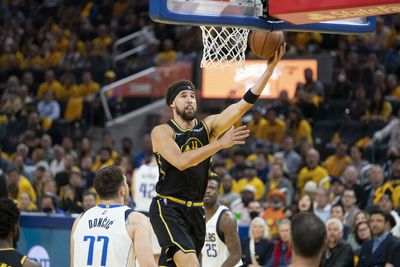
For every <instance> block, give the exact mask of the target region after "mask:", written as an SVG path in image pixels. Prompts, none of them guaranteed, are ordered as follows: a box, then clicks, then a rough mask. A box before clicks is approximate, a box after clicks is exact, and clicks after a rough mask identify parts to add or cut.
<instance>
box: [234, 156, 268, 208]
mask: <svg viewBox="0 0 400 267" xmlns="http://www.w3.org/2000/svg"><path fill="white" fill-rule="evenodd" d="M244 176H245V177H244V178H242V179H239V181H238V182H237V184H236V188H235V189H234V190H235V192H236V193H240V192H241V191H242V190H243V189H244V188H245V187H246V186H247V185H252V186H254V187H255V189H256V196H255V197H256V200H260V199H261V198H262V197H263V196H264V192H265V185H264V182H263V181H262V180H261V179H260V178H259V177H258V176H257V169H256V168H255V166H254V164H253V163H251V162H246V166H245V169H244Z"/></svg>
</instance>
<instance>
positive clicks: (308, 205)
mask: <svg viewBox="0 0 400 267" xmlns="http://www.w3.org/2000/svg"><path fill="white" fill-rule="evenodd" d="M297 211H298V212H313V211H314V203H313V199H312V198H311V197H310V195H308V194H303V195H302V196H301V197H300V199H299V201H298V202H297Z"/></svg>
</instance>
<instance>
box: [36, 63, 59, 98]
mask: <svg viewBox="0 0 400 267" xmlns="http://www.w3.org/2000/svg"><path fill="white" fill-rule="evenodd" d="M47 91H52V92H53V96H55V98H56V99H61V98H62V97H63V95H64V88H63V86H62V85H61V83H60V82H59V81H57V80H56V79H55V77H54V71H53V70H47V71H46V74H45V81H44V82H43V83H41V84H40V85H39V90H38V92H37V98H39V99H41V98H43V97H44V96H45V94H46V92H47Z"/></svg>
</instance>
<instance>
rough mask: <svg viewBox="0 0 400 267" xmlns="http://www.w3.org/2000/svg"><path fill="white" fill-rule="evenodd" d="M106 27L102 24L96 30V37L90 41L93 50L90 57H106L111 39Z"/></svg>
mask: <svg viewBox="0 0 400 267" xmlns="http://www.w3.org/2000/svg"><path fill="white" fill-rule="evenodd" d="M107 31H108V30H107V26H106V25H104V24H102V25H100V26H99V27H98V28H97V32H98V37H96V38H94V40H93V41H92V44H93V50H92V55H94V56H100V57H104V56H106V55H108V48H109V47H110V45H111V44H112V41H113V40H112V39H111V37H109V35H108V33H107Z"/></svg>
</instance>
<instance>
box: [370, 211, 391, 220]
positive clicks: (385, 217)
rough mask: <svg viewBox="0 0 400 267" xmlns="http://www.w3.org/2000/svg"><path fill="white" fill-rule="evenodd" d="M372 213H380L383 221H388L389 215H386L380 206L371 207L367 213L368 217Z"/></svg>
mask: <svg viewBox="0 0 400 267" xmlns="http://www.w3.org/2000/svg"><path fill="white" fill-rule="evenodd" d="M374 214H379V215H381V216H382V217H383V218H384V219H385V222H388V221H389V217H388V216H387V212H385V211H383V210H381V209H380V208H374V209H372V210H371V211H370V213H369V217H370V218H371V216H372V215H374Z"/></svg>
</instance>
